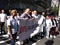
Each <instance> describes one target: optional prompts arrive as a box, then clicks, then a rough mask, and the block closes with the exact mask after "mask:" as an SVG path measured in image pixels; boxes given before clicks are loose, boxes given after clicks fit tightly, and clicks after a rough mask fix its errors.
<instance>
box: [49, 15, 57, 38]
mask: <svg viewBox="0 0 60 45" xmlns="http://www.w3.org/2000/svg"><path fill="white" fill-rule="evenodd" d="M51 21H52V28H51V31H50V38H52V37H53V38H56V26H57V22H56V19H55V17H54V16H53V18H52V19H51Z"/></svg>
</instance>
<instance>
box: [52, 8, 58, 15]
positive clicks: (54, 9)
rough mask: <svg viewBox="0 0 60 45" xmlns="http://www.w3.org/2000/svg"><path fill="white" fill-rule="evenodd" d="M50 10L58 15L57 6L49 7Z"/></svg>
mask: <svg viewBox="0 0 60 45" xmlns="http://www.w3.org/2000/svg"><path fill="white" fill-rule="evenodd" d="M51 12H52V13H54V15H58V7H51Z"/></svg>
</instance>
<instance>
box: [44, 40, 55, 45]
mask: <svg viewBox="0 0 60 45" xmlns="http://www.w3.org/2000/svg"><path fill="white" fill-rule="evenodd" d="M53 43H54V41H53V39H52V40H48V41H46V42H45V45H53Z"/></svg>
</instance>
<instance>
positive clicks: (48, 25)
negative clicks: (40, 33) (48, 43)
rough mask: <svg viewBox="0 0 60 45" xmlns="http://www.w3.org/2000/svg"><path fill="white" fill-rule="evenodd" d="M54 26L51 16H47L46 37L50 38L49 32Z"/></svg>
mask: <svg viewBox="0 0 60 45" xmlns="http://www.w3.org/2000/svg"><path fill="white" fill-rule="evenodd" d="M51 27H52V22H51V19H50V18H49V16H48V15H47V16H46V38H47V39H49V32H50V29H51Z"/></svg>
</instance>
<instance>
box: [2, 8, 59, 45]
mask: <svg viewBox="0 0 60 45" xmlns="http://www.w3.org/2000/svg"><path fill="white" fill-rule="evenodd" d="M2 12H3V10H2ZM10 14H11V16H10V17H9V18H8V19H7V18H6V16H5V19H7V28H8V29H7V30H8V33H9V37H10V39H11V42H10V44H11V45H15V40H16V37H17V31H18V28H19V26H20V21H19V20H20V18H22V19H24V20H26V21H27V20H34V19H37V20H38V22H37V23H38V26H37V30H40V34H41V36H46V38H47V39H49V37H50V38H52V37H53V38H56V28H57V27H58V22H57V20H56V19H55V17H54V16H52V18H51V16H49V15H48V14H46V15H45V12H42V15H40V14H37V11H36V10H34V11H32V12H31V10H30V9H29V8H27V9H26V10H25V11H24V12H23V14H21V16H19V14H18V13H17V11H16V10H11V12H10ZM2 17H4V16H2ZM4 21H5V20H4ZM38 27H39V28H38ZM1 28H3V27H1ZM44 32H45V33H44Z"/></svg>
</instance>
